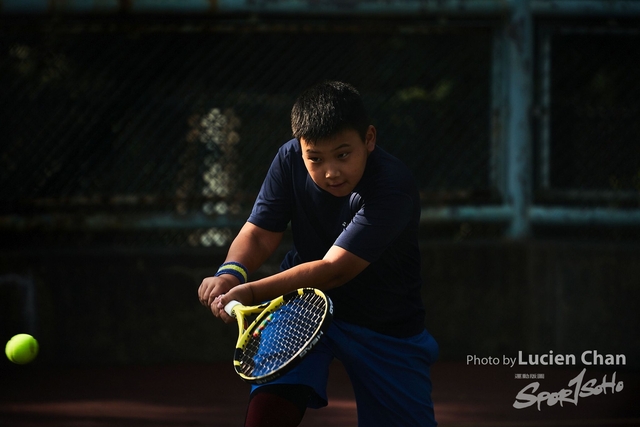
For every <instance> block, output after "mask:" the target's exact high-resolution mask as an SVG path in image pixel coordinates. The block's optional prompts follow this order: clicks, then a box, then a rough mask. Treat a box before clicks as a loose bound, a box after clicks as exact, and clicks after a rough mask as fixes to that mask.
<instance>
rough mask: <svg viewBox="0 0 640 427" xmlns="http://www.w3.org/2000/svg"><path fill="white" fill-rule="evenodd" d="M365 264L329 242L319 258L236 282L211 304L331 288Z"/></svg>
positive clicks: (249, 301) (254, 301)
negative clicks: (262, 277) (324, 252)
mask: <svg viewBox="0 0 640 427" xmlns="http://www.w3.org/2000/svg"><path fill="white" fill-rule="evenodd" d="M367 266H369V262H368V261H365V260H364V259H362V258H360V257H358V256H356V255H354V254H352V253H351V252H349V251H347V250H345V249H342V248H341V247H339V246H332V247H331V248H330V249H329V251H328V252H327V254H326V255H325V256H324V258H323V259H321V260H317V261H311V262H305V263H303V264H299V265H296V266H294V267H292V268H290V269H288V270H285V271H282V272H280V273H277V274H274V275H272V276H269V277H265V278H264V279H260V280H256V281H255V282H248V283H245V284H244V285H240V286H236V287H235V288H233V289H232V290H230V291H229V292H228V293H226V294H225V295H223V296H222V297H221V298H219V299H218V301H217V304H214V305H217V308H218V310H221V309H222V308H224V306H225V304H227V303H228V302H229V301H231V300H237V301H240V302H241V303H243V304H245V305H251V304H257V303H259V302H262V301H267V300H271V299H273V298H276V297H278V296H280V295H284V294H286V293H287V292H290V291H293V290H295V289H298V288H302V287H310V288H318V289H321V290H327V289H331V288H335V287H338V286H341V285H343V284H345V283H346V282H348V281H349V280H351V279H353V278H354V277H356V276H357V275H358V274H360V272H362V270H364V269H365V268H367ZM220 314H221V316H220V317H222V318H223V319H224V320H225V321H230V319H229V318H228V317H227V316H226V313H224V312H222V313H220Z"/></svg>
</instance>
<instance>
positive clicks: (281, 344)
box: [238, 293, 327, 377]
mask: <svg viewBox="0 0 640 427" xmlns="http://www.w3.org/2000/svg"><path fill="white" fill-rule="evenodd" d="M326 307H327V304H326V301H325V299H324V298H323V297H322V296H320V295H317V294H315V293H303V294H301V295H296V296H295V297H294V298H292V299H290V300H288V301H286V302H285V303H284V304H283V305H281V306H280V307H279V308H278V309H276V311H274V312H273V313H271V314H270V315H269V316H267V317H266V318H265V320H264V321H263V322H261V323H260V324H259V325H258V326H257V327H256V328H255V329H254V330H253V331H252V333H251V335H250V338H249V341H248V342H247V344H246V347H245V349H244V351H243V354H242V356H241V358H240V360H239V362H240V365H239V366H238V368H239V369H240V371H241V372H242V373H243V374H244V375H246V376H251V377H261V376H265V375H268V374H269V373H271V372H274V371H276V370H278V369H279V368H281V367H282V366H284V365H286V364H287V363H288V362H289V361H290V360H292V359H293V358H294V357H295V356H296V355H297V354H298V353H299V352H300V351H302V350H303V349H304V348H305V347H306V346H308V345H309V343H310V342H311V341H312V340H313V338H314V336H315V335H316V332H317V331H318V328H319V327H320V325H321V324H322V321H323V319H324V316H325V313H326Z"/></svg>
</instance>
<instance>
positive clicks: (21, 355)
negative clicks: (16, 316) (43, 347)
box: [4, 334, 40, 365]
mask: <svg viewBox="0 0 640 427" xmlns="http://www.w3.org/2000/svg"><path fill="white" fill-rule="evenodd" d="M39 348H40V347H39V346H38V341H36V339H35V338H34V337H32V336H31V335H29V334H18V335H16V336H14V337H13V338H11V339H10V340H9V342H7V345H6V346H5V348H4V353H5V354H6V355H7V357H8V358H9V360H10V361H12V362H13V363H17V364H18V365H24V364H25V363H29V362H31V361H32V360H33V359H35V358H36V356H37V355H38V350H39Z"/></svg>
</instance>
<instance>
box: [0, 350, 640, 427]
mask: <svg viewBox="0 0 640 427" xmlns="http://www.w3.org/2000/svg"><path fill="white" fill-rule="evenodd" d="M580 372H581V368H576V369H557V368H555V369H553V368H547V369H544V370H543V369H533V370H528V371H523V370H518V368H513V369H512V368H509V367H502V366H468V365H466V364H464V363H450V362H440V363H437V364H436V365H435V366H434V368H433V374H432V376H433V381H434V392H433V397H434V400H435V402H436V416H437V418H438V421H439V425H440V426H441V427H447V426H451V427H462V426H469V427H472V426H478V427H489V426H495V427H498V426H527V427H537V426H549V427H562V426H603V427H607V426H612V427H613V426H640V408H639V405H638V397H640V373H639V372H637V371H630V370H618V371H614V370H611V371H600V370H597V369H595V368H594V369H587V371H586V372H585V374H584V379H583V384H586V383H587V382H588V381H589V380H591V379H593V380H594V381H592V383H591V384H590V385H591V386H592V387H591V389H592V390H595V389H596V388H597V386H598V385H601V384H602V383H603V382H604V383H605V385H606V384H613V378H612V375H613V373H614V372H615V374H616V377H615V384H619V383H622V385H618V389H619V391H615V389H614V387H613V385H611V386H606V387H605V391H606V394H605V393H600V394H598V395H595V394H592V393H593V391H591V392H589V393H587V394H591V395H590V396H585V397H579V398H578V401H577V405H576V404H574V403H567V402H563V404H562V406H561V405H560V403H559V402H558V403H556V404H555V405H553V406H549V405H548V403H547V401H543V402H541V405H540V409H539V410H538V408H537V406H536V405H535V404H534V405H533V406H530V407H527V408H523V409H515V408H514V407H513V406H512V405H513V403H514V401H515V396H516V395H517V394H518V393H519V392H520V391H521V390H522V389H523V388H525V387H526V386H527V385H528V384H530V383H533V382H539V383H540V388H539V389H538V390H537V393H540V392H542V391H548V392H558V391H560V390H562V389H563V388H564V389H569V388H572V387H570V386H569V382H570V381H571V380H572V379H574V378H576V376H578V375H579V374H580ZM0 375H1V376H2V377H1V379H0V384H2V387H0V426H2V427H5V426H6V427H35V426H44V427H63V426H64V427H106V426H114V427H116V426H118V427H129V426H160V427H193V426H215V427H231V426H241V425H242V421H243V418H244V408H245V403H246V399H247V392H248V385H247V384H245V383H243V382H242V381H241V380H240V379H239V378H238V377H237V376H236V375H235V373H234V371H233V368H232V367H231V363H224V364H202V365H178V366H164V365H163V366H139V367H137V366H126V367H102V368H95V367H93V368H50V367H46V368H45V367H42V366H38V365H37V364H34V365H27V366H12V367H10V368H9V369H4V370H1V371H0ZM530 375H531V376H533V375H535V377H536V378H537V377H541V376H542V375H544V379H542V378H540V379H529V378H531V377H530ZM605 375H606V378H604V376H605ZM522 376H525V378H520V377H522ZM527 376H529V378H526V377H527ZM573 387H575V385H574V386H573ZM582 390H583V393H586V392H587V389H585V388H583V389H582ZM537 393H535V394H536V395H537ZM329 398H330V403H329V406H328V407H327V408H324V409H321V410H309V411H307V415H306V417H305V419H304V421H303V423H302V424H301V426H306V427H320V426H324V427H351V426H356V425H357V422H356V414H355V402H354V400H353V394H352V392H351V388H350V385H349V381H348V378H347V376H346V374H345V373H344V370H343V369H342V366H341V365H340V364H335V365H334V366H333V368H332V372H331V378H330V388H329ZM381 427H391V426H381Z"/></svg>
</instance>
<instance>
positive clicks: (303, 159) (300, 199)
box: [198, 82, 438, 427]
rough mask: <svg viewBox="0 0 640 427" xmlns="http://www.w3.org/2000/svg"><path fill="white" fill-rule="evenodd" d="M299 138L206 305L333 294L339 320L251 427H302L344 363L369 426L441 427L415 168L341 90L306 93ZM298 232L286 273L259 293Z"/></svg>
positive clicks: (299, 104)
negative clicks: (264, 270) (314, 291)
mask: <svg viewBox="0 0 640 427" xmlns="http://www.w3.org/2000/svg"><path fill="white" fill-rule="evenodd" d="M291 127H292V130H293V136H294V138H295V139H292V140H291V141H289V142H287V143H286V144H284V145H283V146H282V147H281V148H280V150H279V151H278V154H277V155H276V157H275V159H274V160H273V162H272V164H271V167H270V169H269V172H268V174H267V177H266V179H265V181H264V183H263V185H262V188H261V190H260V193H259V195H258V198H257V200H256V202H255V204H254V207H253V210H252V212H251V215H250V216H249V219H248V221H247V223H246V224H245V225H244V227H243V228H242V230H241V231H240V232H239V234H238V236H237V237H236V238H235V240H234V241H233V243H232V244H231V246H230V248H229V253H228V255H227V258H226V261H225V263H224V264H223V265H222V266H221V267H220V269H219V270H218V272H217V273H216V275H215V276H214V277H208V278H206V279H204V281H203V282H202V284H201V285H200V288H199V289H198V295H199V298H200V301H201V303H202V304H203V305H205V306H207V307H209V308H210V309H211V311H212V312H213V314H214V315H215V316H217V317H220V318H221V319H223V320H224V321H225V322H232V321H233V319H230V318H229V316H227V314H226V313H225V312H224V310H223V307H224V305H225V304H226V303H227V302H229V301H231V300H234V299H235V300H238V301H240V302H242V303H243V304H245V305H251V304H256V303H259V302H262V301H266V300H269V299H273V298H275V297H277V296H279V295H282V294H285V293H287V292H289V291H292V290H294V289H297V288H300V287H315V288H318V289H321V290H324V291H326V293H327V295H328V296H329V297H330V298H331V299H332V301H333V303H334V320H333V322H332V324H331V327H330V328H329V330H328V332H327V334H326V335H325V336H324V337H323V339H322V340H321V344H319V345H318V346H316V347H315V348H314V350H313V351H312V352H311V353H310V354H309V355H308V356H307V357H306V358H305V359H304V360H303V361H302V363H300V364H299V365H298V366H296V367H295V368H294V369H293V370H292V371H290V372H289V373H287V374H285V375H284V376H282V377H280V378H278V379H277V380H275V381H274V382H271V383H268V384H266V385H263V386H253V387H252V392H251V395H250V400H249V407H248V410H247V416H246V420H245V426H246V427H258V426H278V427H288V426H297V425H298V424H299V423H300V421H301V420H302V417H303V415H304V412H305V410H306V408H307V407H312V408H319V407H322V406H326V405H327V396H326V384H327V377H328V368H329V364H330V362H331V361H332V359H333V358H334V357H335V358H338V359H339V360H340V361H341V362H342V363H343V365H344V367H345V369H346V371H347V373H348V374H349V378H350V379H351V382H352V385H353V389H354V394H355V397H356V404H357V408H358V425H359V426H361V427H374V426H385V427H392V426H395V427H403V426H406V427H418V426H435V425H436V422H435V419H434V414H433V403H432V401H431V379H430V370H429V369H430V365H431V364H432V363H433V362H435V360H436V358H437V354H438V345H437V343H436V342H435V340H434V339H433V337H431V335H430V334H429V333H428V332H427V331H426V330H425V328H424V308H423V306H422V300H421V294H420V288H421V285H422V282H421V278H420V253H419V248H418V238H417V236H418V223H419V217H420V203H419V196H418V190H417V187H416V185H415V182H414V181H413V179H412V178H411V174H410V172H409V171H408V169H407V168H406V167H405V166H404V165H403V164H402V163H401V162H400V161H399V160H398V159H396V158H394V157H392V156H391V155H389V154H388V153H387V152H385V151H384V150H382V149H381V148H380V147H377V146H376V129H375V127H373V126H371V125H370V124H369V119H368V116H367V113H366V110H365V108H364V104H363V102H362V99H361V97H360V94H359V93H358V92H357V91H356V89H354V88H353V87H352V86H350V85H348V84H345V83H341V82H325V83H322V84H319V85H317V86H315V87H312V88H311V89H308V90H307V91H305V92H304V93H303V94H302V95H300V97H299V98H298V99H297V101H296V102H295V104H294V106H293V109H292V112H291ZM289 222H290V223H291V230H292V235H293V248H292V249H291V251H289V253H288V254H287V255H286V256H285V259H284V260H283V261H282V265H281V267H282V271H281V272H279V273H277V274H274V275H272V276H269V277H266V278H263V279H261V280H256V281H252V282H247V277H248V274H249V273H250V272H251V271H254V270H256V269H257V268H258V267H259V266H260V265H261V264H262V263H263V262H265V261H266V260H267V258H269V256H270V255H271V254H273V252H274V251H275V250H276V248H277V246H278V245H279V243H280V241H281V239H282V236H283V232H284V231H285V229H286V227H287V224H288V223H289Z"/></svg>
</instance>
